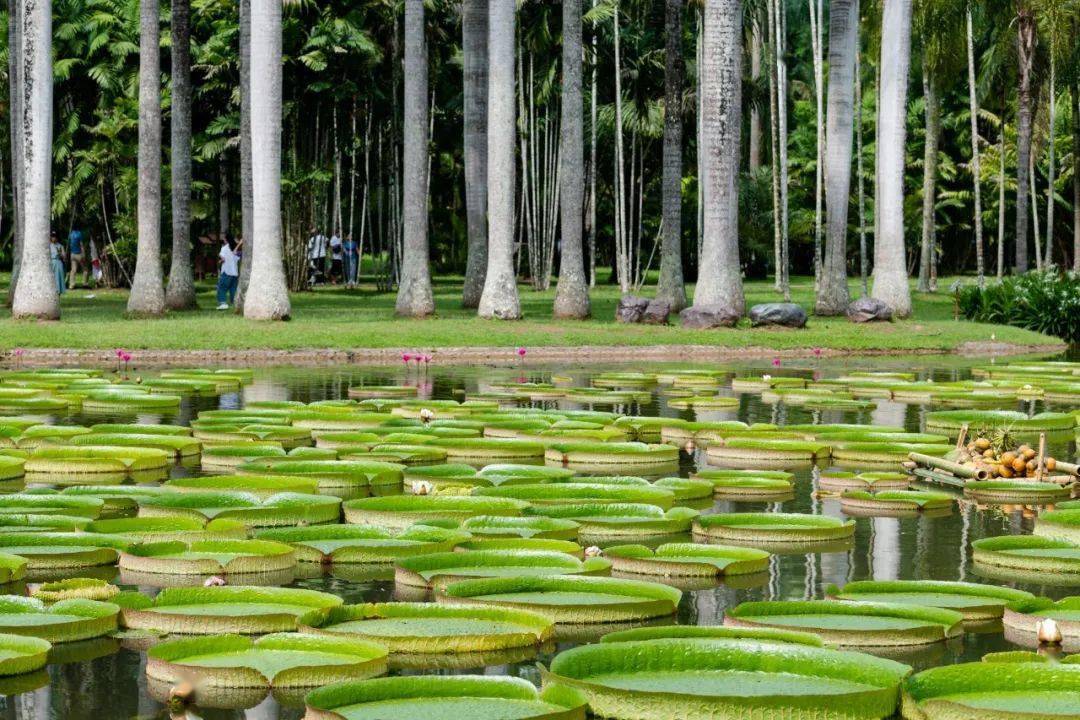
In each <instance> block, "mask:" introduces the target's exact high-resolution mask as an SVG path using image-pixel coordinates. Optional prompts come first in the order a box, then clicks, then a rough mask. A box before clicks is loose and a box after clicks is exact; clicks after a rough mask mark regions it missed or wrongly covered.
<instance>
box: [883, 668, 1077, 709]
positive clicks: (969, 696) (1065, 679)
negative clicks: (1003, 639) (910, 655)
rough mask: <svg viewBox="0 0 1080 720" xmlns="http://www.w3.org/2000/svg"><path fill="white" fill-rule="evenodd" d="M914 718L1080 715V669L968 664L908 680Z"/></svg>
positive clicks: (907, 699) (907, 703) (906, 700)
mask: <svg viewBox="0 0 1080 720" xmlns="http://www.w3.org/2000/svg"><path fill="white" fill-rule="evenodd" d="M903 713H904V717H905V718H909V719H910V720H967V719H968V718H980V719H985V720H1059V719H1063V718H1075V717H1077V716H1080V672H1078V668H1077V666H1076V665H1075V664H1074V665H1066V664H1062V665H1053V664H1049V663H1045V662H982V663H963V664H960V665H947V666H944V667H937V668H931V669H930V670H924V671H923V672H921V673H919V674H917V675H914V676H912V677H910V678H908V680H907V682H905V683H904V694H903Z"/></svg>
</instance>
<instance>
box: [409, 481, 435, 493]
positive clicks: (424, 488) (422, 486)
mask: <svg viewBox="0 0 1080 720" xmlns="http://www.w3.org/2000/svg"><path fill="white" fill-rule="evenodd" d="M411 488H412V494H413V495H430V494H431V491H432V490H434V489H435V486H434V485H432V484H431V483H429V482H428V481H427V480H417V481H416V482H414V483H413V484H412V486H411Z"/></svg>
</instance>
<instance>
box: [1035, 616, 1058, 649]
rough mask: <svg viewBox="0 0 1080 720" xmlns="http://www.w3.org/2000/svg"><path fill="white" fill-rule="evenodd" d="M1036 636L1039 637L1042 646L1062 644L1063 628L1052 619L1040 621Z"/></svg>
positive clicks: (1036, 626) (1037, 625) (1036, 627)
mask: <svg viewBox="0 0 1080 720" xmlns="http://www.w3.org/2000/svg"><path fill="white" fill-rule="evenodd" d="M1035 634H1036V635H1037V636H1038V638H1039V644H1041V645H1060V644H1061V640H1062V638H1061V628H1059V627H1058V624H1057V623H1056V622H1054V620H1052V619H1051V618H1045V619H1043V620H1040V621H1039V622H1038V623H1037V624H1036V625H1035Z"/></svg>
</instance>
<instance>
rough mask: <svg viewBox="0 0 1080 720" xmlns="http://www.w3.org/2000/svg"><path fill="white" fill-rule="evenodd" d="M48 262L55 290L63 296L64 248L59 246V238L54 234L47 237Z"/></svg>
mask: <svg viewBox="0 0 1080 720" xmlns="http://www.w3.org/2000/svg"><path fill="white" fill-rule="evenodd" d="M49 262H50V264H51V265H52V271H53V275H54V276H55V277H56V290H57V292H59V293H60V294H61V295H63V294H64V290H66V288H65V287H64V246H63V245H61V244H60V238H58V237H57V236H56V233H55V232H54V233H50V235H49Z"/></svg>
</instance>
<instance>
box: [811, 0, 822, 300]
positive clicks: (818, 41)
mask: <svg viewBox="0 0 1080 720" xmlns="http://www.w3.org/2000/svg"><path fill="white" fill-rule="evenodd" d="M808 4H809V7H810V44H811V48H812V53H813V56H814V57H813V64H814V101H815V102H814V105H815V116H814V131H815V132H814V136H815V141H814V142H815V153H816V154H815V159H814V288H815V290H816V289H817V288H818V287H819V286H820V284H821V271H822V267H821V265H822V262H823V260H822V248H821V238H822V233H821V229H822V228H821V218H822V214H823V213H822V211H821V201H822V179H823V178H822V170H823V167H824V165H825V117H824V114H825V113H824V97H825V88H824V84H825V75H824V65H825V62H824V53H825V49H824V48H823V47H822V46H823V45H824V44H825V43H824V37H822V27H821V25H822V23H823V22H824V17H822V14H823V13H822V6H821V0H808Z"/></svg>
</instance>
